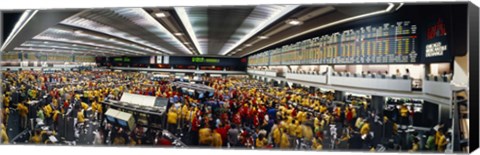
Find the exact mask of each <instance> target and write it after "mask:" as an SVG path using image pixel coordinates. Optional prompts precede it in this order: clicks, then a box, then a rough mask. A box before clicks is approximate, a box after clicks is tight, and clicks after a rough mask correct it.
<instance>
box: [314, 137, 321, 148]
mask: <svg viewBox="0 0 480 155" xmlns="http://www.w3.org/2000/svg"><path fill="white" fill-rule="evenodd" d="M322 148H323V146H322V142H321V141H320V140H318V139H317V138H313V139H312V150H322Z"/></svg>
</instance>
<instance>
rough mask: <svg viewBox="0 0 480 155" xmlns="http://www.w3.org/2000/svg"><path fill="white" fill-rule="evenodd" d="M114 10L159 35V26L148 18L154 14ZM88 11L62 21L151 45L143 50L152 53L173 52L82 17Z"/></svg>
mask: <svg viewBox="0 0 480 155" xmlns="http://www.w3.org/2000/svg"><path fill="white" fill-rule="evenodd" d="M112 10H113V11H115V12H117V13H118V14H119V15H122V16H125V17H126V18H127V19H133V22H134V23H136V24H138V25H140V26H142V27H150V29H155V30H153V31H155V32H152V33H153V34H155V35H159V34H157V33H156V32H157V30H156V29H158V28H157V27H158V26H156V25H153V24H152V23H151V21H152V20H148V19H146V18H147V17H150V18H152V19H153V17H152V16H154V15H153V14H148V13H143V12H142V11H139V10H138V9H112ZM142 10H143V9H142ZM88 12H89V11H88V10H85V11H82V12H81V13H79V14H77V15H75V16H72V17H70V18H68V19H66V20H64V21H62V22H61V24H65V25H69V26H72V27H79V28H83V29H88V30H90V31H95V32H100V33H105V34H108V35H111V36H114V37H116V38H122V39H124V40H128V41H131V42H134V43H136V44H141V45H144V46H147V47H150V49H148V50H146V51H143V52H151V53H152V52H153V50H159V51H164V52H166V53H171V52H170V51H169V50H166V49H164V48H162V47H160V46H157V45H156V44H154V43H152V42H149V41H146V40H142V39H140V38H139V37H137V36H132V35H130V34H128V33H125V32H123V31H120V30H117V29H116V28H113V27H111V26H109V25H106V24H102V23H98V22H96V21H92V20H90V19H87V18H82V17H80V15H81V14H83V13H88ZM153 21H155V22H156V20H155V19H153ZM150 29H147V30H148V31H151V30H150ZM89 36H93V35H91V34H89ZM102 39H105V38H102ZM140 49H141V48H140ZM142 50H145V49H141V50H140V51H142Z"/></svg>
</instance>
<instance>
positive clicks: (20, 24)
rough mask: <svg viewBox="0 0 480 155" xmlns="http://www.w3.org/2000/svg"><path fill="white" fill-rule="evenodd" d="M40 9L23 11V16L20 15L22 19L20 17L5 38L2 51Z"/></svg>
mask: <svg viewBox="0 0 480 155" xmlns="http://www.w3.org/2000/svg"><path fill="white" fill-rule="evenodd" d="M37 12H38V10H33V11H32V10H25V11H24V12H23V13H22V16H20V19H18V21H17V23H15V26H14V27H13V29H12V31H11V32H10V34H9V35H8V37H7V39H6V40H5V42H4V44H3V46H2V49H1V50H2V51H3V50H5V48H6V47H7V45H8V44H10V42H11V41H12V40H13V38H15V37H16V36H17V34H18V33H19V32H20V31H21V30H22V29H23V27H25V25H27V23H28V22H29V21H30V20H31V19H32V18H33V16H35V14H37Z"/></svg>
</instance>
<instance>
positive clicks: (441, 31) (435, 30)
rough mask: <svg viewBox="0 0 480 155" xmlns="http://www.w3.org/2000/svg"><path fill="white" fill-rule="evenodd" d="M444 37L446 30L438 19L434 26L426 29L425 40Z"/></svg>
mask: <svg viewBox="0 0 480 155" xmlns="http://www.w3.org/2000/svg"><path fill="white" fill-rule="evenodd" d="M446 35H447V30H446V29H445V23H444V22H443V21H442V20H441V19H438V20H437V23H436V24H435V25H433V26H430V27H428V29H427V40H431V39H433V38H436V37H443V36H446Z"/></svg>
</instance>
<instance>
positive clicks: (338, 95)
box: [333, 90, 345, 101]
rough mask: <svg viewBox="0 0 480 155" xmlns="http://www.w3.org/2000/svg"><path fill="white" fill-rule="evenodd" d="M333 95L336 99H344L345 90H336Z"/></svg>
mask: <svg viewBox="0 0 480 155" xmlns="http://www.w3.org/2000/svg"><path fill="white" fill-rule="evenodd" d="M333 96H334V97H335V100H340V101H344V97H345V92H343V91H338V90H335V93H334V94H333Z"/></svg>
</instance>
